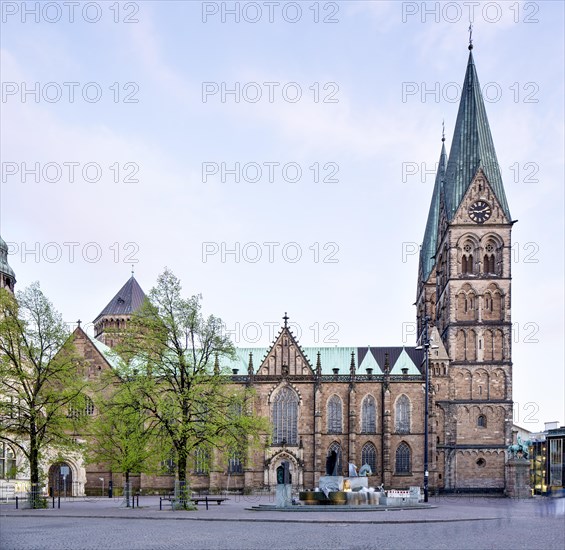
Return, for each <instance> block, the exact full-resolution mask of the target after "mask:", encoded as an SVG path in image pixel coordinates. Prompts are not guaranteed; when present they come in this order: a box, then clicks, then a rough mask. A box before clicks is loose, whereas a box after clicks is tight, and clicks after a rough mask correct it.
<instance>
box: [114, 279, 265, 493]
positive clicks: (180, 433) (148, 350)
mask: <svg viewBox="0 0 565 550" xmlns="http://www.w3.org/2000/svg"><path fill="white" fill-rule="evenodd" d="M222 326H223V325H222V321H221V319H220V318H218V317H214V316H213V315H210V316H209V317H207V318H204V316H203V315H202V313H201V296H192V297H191V298H188V299H185V298H182V296H181V284H180V281H179V280H178V279H177V278H176V277H175V276H174V274H173V273H172V272H171V271H169V270H168V269H165V271H164V272H163V273H162V274H161V275H160V276H159V278H158V280H157V286H156V287H155V288H153V289H152V290H151V291H150V293H149V296H148V299H147V300H146V302H145V303H144V305H143V306H142V307H141V308H140V309H139V310H138V311H137V312H136V313H134V314H133V316H132V318H131V320H130V322H129V324H128V326H127V329H126V331H125V334H124V335H123V339H122V342H121V344H119V345H118V346H117V351H118V353H119V354H120V355H121V356H122V357H123V358H124V359H125V361H126V363H127V367H126V369H127V372H123V373H122V377H124V376H131V375H133V374H135V376H136V377H137V381H138V386H137V390H136V391H137V394H138V396H139V399H140V403H141V406H142V407H143V409H144V410H145V411H146V413H147V417H148V420H147V421H148V422H150V423H152V424H153V426H154V428H155V433H156V434H157V436H158V437H159V438H160V440H161V441H164V442H166V443H165V444H164V449H165V450H168V449H171V450H172V452H173V454H174V462H175V468H176V476H177V479H178V481H179V482H181V483H180V484H179V485H180V486H181V487H186V486H187V484H186V478H187V466H188V462H189V457H190V456H191V454H192V453H194V452H196V450H197V449H199V448H210V449H216V450H219V451H225V452H229V450H231V449H233V448H234V446H237V447H238V448H242V447H245V448H247V446H248V445H247V442H248V440H249V439H256V440H258V439H259V437H257V436H259V435H260V434H261V433H265V432H266V431H267V430H268V427H267V426H268V425H267V423H266V422H265V421H264V419H260V418H256V417H254V416H253V414H252V407H250V400H251V399H252V398H253V397H252V395H251V392H250V390H241V389H238V388H236V387H235V386H234V385H231V384H229V379H228V377H226V376H224V375H223V374H222V373H221V372H220V369H219V367H218V364H219V361H220V360H221V359H222V358H224V357H228V358H229V357H233V356H234V354H235V349H234V347H233V344H232V343H231V342H230V340H229V338H227V337H226V336H225V334H223V330H222ZM251 436H255V437H254V438H253V437H251ZM185 490H186V489H185Z"/></svg>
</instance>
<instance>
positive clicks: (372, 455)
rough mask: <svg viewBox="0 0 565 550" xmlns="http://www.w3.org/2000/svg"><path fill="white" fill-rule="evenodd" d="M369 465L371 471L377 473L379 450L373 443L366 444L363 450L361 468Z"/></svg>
mask: <svg viewBox="0 0 565 550" xmlns="http://www.w3.org/2000/svg"><path fill="white" fill-rule="evenodd" d="M365 464H368V465H369V466H370V467H371V471H372V472H373V473H375V472H376V471H377V450H376V449H375V446H374V445H373V444H372V443H370V442H369V443H365V445H363V448H362V449H361V466H364V465H365Z"/></svg>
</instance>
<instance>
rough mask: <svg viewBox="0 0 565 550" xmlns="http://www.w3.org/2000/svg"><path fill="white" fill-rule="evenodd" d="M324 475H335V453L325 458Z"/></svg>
mask: <svg viewBox="0 0 565 550" xmlns="http://www.w3.org/2000/svg"><path fill="white" fill-rule="evenodd" d="M326 475H327V476H336V475H337V453H336V452H335V451H332V452H331V453H330V454H329V456H327V457H326Z"/></svg>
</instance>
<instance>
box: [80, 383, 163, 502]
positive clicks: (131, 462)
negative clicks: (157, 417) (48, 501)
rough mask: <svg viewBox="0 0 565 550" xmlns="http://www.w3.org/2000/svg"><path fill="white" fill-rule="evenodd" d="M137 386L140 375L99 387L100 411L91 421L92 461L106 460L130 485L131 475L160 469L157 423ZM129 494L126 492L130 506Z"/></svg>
mask: <svg viewBox="0 0 565 550" xmlns="http://www.w3.org/2000/svg"><path fill="white" fill-rule="evenodd" d="M111 375H112V377H115V375H114V373H111ZM137 388H138V383H137V379H136V377H132V378H127V379H124V380H118V381H117V382H116V381H115V380H114V383H113V384H112V385H109V386H108V387H106V388H102V389H101V388H96V389H97V390H98V391H97V399H96V410H97V411H98V414H97V416H96V417H95V418H94V419H93V420H92V422H91V424H90V427H89V435H90V437H89V440H88V443H87V457H88V460H89V461H90V462H105V463H107V464H108V465H109V467H110V468H111V470H112V471H113V472H120V473H122V474H124V477H125V483H126V487H129V481H130V474H132V473H141V472H145V473H147V472H148V471H151V470H155V469H156V465H155V460H156V456H157V453H156V452H155V449H154V446H153V445H152V442H153V440H152V437H151V436H152V431H153V430H154V423H153V422H150V421H148V418H147V415H146V414H145V411H144V410H143V408H142V407H141V404H140V400H139V397H138V393H137ZM129 496H130V493H129V492H126V493H125V497H126V502H127V506H129Z"/></svg>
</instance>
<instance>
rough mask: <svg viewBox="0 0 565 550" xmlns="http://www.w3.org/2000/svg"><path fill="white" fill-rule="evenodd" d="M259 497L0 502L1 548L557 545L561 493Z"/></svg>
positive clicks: (564, 532) (563, 513) (564, 508)
mask: <svg viewBox="0 0 565 550" xmlns="http://www.w3.org/2000/svg"><path fill="white" fill-rule="evenodd" d="M258 503H262V504H269V503H270V499H268V498H266V497H261V498H255V497H251V498H249V497H246V498H243V497H233V498H232V499H231V500H230V501H228V502H225V503H224V504H222V505H221V506H218V505H216V504H212V505H210V508H209V510H206V509H205V506H203V505H199V510H198V511H196V512H181V511H174V512H173V511H171V510H167V511H165V510H163V511H159V500H158V499H155V498H154V497H144V498H143V499H141V501H140V504H141V506H142V507H141V508H139V509H135V510H131V509H127V508H123V507H120V501H119V500H116V501H113V500H111V499H98V500H75V501H71V502H62V503H61V509H55V510H53V509H50V510H21V509H20V510H15V508H14V506H13V504H9V505H6V504H3V505H1V506H0V548H2V550H23V549H26V550H28V549H34V550H35V549H38V550H39V549H57V550H60V549H61V550H62V549H69V550H81V549H85V550H86V549H91V548H92V549H97V550H98V549H109V550H114V549H116V550H117V549H120V550H123V549H128V550H151V549H156V550H157V549H177V548H194V549H200V548H202V549H205V548H206V549H208V548H210V549H212V548H215V549H261V550H264V549H269V550H277V549H279V548H280V549H283V548H284V549H294V548H308V549H333V548H339V549H349V548H359V549H363V548H379V549H388V548H402V549H412V548H414V549H422V548H430V549H436V548H437V549H443V548H445V549H455V548H461V549H467V548H468V549H473V550H477V549H483V548H493V549H494V548H501V549H506V548H508V549H512V550H516V549H520V548H536V549H538V548H539V549H544V550H545V549H553V548H555V549H559V550H561V549H562V548H564V547H565V499H546V498H536V499H530V500H528V501H511V500H508V499H489V498H477V497H452V498H439V499H435V498H434V499H431V500H430V504H432V505H434V506H435V507H434V508H430V509H426V510H403V511H388V512H357V513H355V512H343V513H332V512H328V511H321V512H319V513H317V512H316V513H301V512H300V511H298V512H293V513H280V512H253V511H249V510H248V508H249V507H250V506H251V505H256V504H258Z"/></svg>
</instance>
